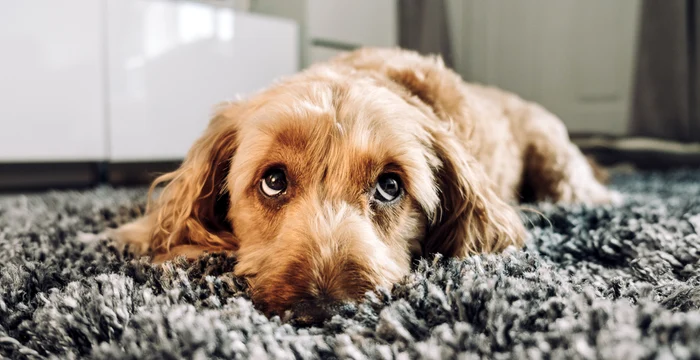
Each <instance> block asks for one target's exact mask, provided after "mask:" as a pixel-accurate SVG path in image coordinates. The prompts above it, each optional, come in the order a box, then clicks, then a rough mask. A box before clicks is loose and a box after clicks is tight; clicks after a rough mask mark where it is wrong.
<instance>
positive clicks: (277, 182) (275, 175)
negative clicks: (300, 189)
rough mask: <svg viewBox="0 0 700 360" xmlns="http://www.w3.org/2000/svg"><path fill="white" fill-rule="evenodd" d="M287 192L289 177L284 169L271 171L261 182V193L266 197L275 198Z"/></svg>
mask: <svg viewBox="0 0 700 360" xmlns="http://www.w3.org/2000/svg"><path fill="white" fill-rule="evenodd" d="M285 190H287V177H286V176H285V174H284V171H283V170H282V169H278V168H274V169H270V170H268V171H267V172H266V173H265V175H263V178H262V179H261V180H260V191H262V193H263V194H264V195H266V196H269V197H275V196H278V195H280V194H282V193H283V192H284V191H285Z"/></svg>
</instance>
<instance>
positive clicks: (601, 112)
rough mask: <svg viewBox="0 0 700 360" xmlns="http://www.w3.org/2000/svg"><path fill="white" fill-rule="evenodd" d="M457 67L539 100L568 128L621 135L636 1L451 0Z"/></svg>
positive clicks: (631, 63) (631, 62)
mask: <svg viewBox="0 0 700 360" xmlns="http://www.w3.org/2000/svg"><path fill="white" fill-rule="evenodd" d="M449 4H450V6H452V14H451V15H452V16H453V18H454V14H462V16H461V17H460V16H457V18H458V19H460V18H461V20H462V21H461V22H453V24H452V28H453V30H454V31H456V34H457V37H456V39H455V43H456V44H457V48H458V51H457V53H458V54H457V56H456V58H457V65H456V67H457V69H458V70H459V71H460V72H461V73H462V74H463V75H464V76H465V78H467V79H468V80H471V81H477V82H482V83H486V84H491V85H496V86H499V87H502V88H504V89H507V90H511V91H513V92H516V93H518V94H520V95H521V96H523V97H524V98H526V99H529V100H534V101H537V102H540V103H541V104H543V105H544V106H545V107H547V108H548V109H550V110H551V111H553V112H554V113H555V114H557V115H558V116H559V117H561V118H562V120H563V121H564V123H565V124H566V125H567V127H568V128H569V130H570V132H573V133H606V134H617V135H619V134H624V132H625V131H626V126H627V120H628V116H629V108H630V99H631V85H632V74H633V68H634V55H635V54H634V52H635V48H636V37H637V29H638V25H639V24H638V17H639V10H640V1H639V0H615V1H610V0H586V1H581V0H530V1H525V2H514V1H508V0H493V1H480V0H464V1H462V0H451V1H450V3H449Z"/></svg>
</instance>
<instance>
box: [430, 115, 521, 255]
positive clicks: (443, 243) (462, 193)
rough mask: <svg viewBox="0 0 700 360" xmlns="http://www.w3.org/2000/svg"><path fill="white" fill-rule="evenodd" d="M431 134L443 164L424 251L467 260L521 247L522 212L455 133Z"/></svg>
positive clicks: (439, 172)
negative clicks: (495, 185)
mask: <svg viewBox="0 0 700 360" xmlns="http://www.w3.org/2000/svg"><path fill="white" fill-rule="evenodd" d="M430 133H431V137H432V141H433V144H432V148H433V150H434V151H435V154H436V155H437V157H438V159H439V160H440V163H441V165H440V166H439V167H438V168H437V169H436V170H435V173H436V174H435V176H436V181H437V184H438V189H439V192H440V203H439V206H438V210H437V213H436V215H435V217H434V219H433V221H432V223H431V225H430V226H429V228H428V233H427V236H426V238H425V241H424V243H423V253H424V254H426V255H428V254H432V253H440V254H443V255H446V256H456V257H464V256H467V255H471V254H478V253H484V252H498V251H502V250H504V249H505V248H506V247H508V246H509V245H517V246H520V245H522V244H523V241H524V237H525V228H524V226H523V224H522V220H521V219H520V216H519V215H518V212H517V211H516V210H515V209H514V208H513V207H512V206H511V205H510V204H508V203H507V202H505V201H504V200H503V199H501V198H500V196H498V194H496V192H495V191H494V190H493V187H492V184H491V180H490V179H489V178H488V176H487V175H486V174H485V173H484V170H483V168H482V166H481V164H479V163H478V162H477V161H476V160H475V159H474V158H473V157H472V156H471V155H469V154H468V152H467V151H466V150H465V148H464V147H463V146H462V144H461V143H460V142H459V141H458V140H457V139H456V137H455V136H454V135H453V134H452V133H450V132H448V131H445V130H442V129H432V131H430Z"/></svg>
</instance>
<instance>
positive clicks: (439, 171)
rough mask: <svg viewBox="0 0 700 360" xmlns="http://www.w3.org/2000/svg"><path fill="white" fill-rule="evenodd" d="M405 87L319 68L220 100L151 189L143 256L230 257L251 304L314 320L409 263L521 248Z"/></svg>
mask: <svg viewBox="0 0 700 360" xmlns="http://www.w3.org/2000/svg"><path fill="white" fill-rule="evenodd" d="M407 79H408V78H404V79H403V80H402V78H401V77H394V78H383V77H377V76H373V75H371V74H370V75H368V74H362V75H361V74H358V73H357V72H356V71H352V70H350V69H343V68H338V67H329V68H317V69H316V70H314V71H310V72H307V73H304V74H302V75H299V76H297V77H295V78H291V79H289V80H287V81H286V82H283V83H280V84H278V85H276V86H275V87H274V88H271V89H269V90H267V91H265V92H263V93H261V94H258V95H257V96H254V97H253V98H251V99H249V100H246V101H242V102H240V103H236V104H230V105H227V106H224V107H223V108H222V109H221V110H220V111H219V112H218V114H217V115H216V116H215V118H214V119H213V120H212V121H211V123H210V125H209V127H208V128H207V130H206V132H205V134H204V135H203V136H202V137H201V138H200V139H199V140H198V141H197V143H196V144H195V145H194V146H193V147H192V149H191V151H190V152H189V154H188V156H187V158H186V160H185V161H184V163H183V164H182V166H181V167H180V168H179V169H178V170H176V171H175V172H173V173H170V174H167V175H164V176H163V177H161V179H159V180H158V181H157V182H156V184H158V183H162V182H167V185H166V186H165V187H164V189H163V192H162V194H161V195H160V197H159V198H158V200H157V201H156V202H155V203H154V204H153V206H152V207H151V209H150V210H149V211H150V213H151V215H150V218H151V219H153V222H154V223H155V226H154V228H155V230H154V234H153V239H154V240H153V243H152V247H153V248H154V250H155V251H167V250H169V249H171V248H173V247H176V246H178V245H182V244H196V245H202V246H206V247H210V248H211V249H235V250H236V252H237V258H238V263H237V265H236V268H235V273H236V274H237V275H240V276H244V277H246V278H247V279H248V280H249V283H250V285H251V291H252V292H251V293H252V297H253V301H254V303H256V305H257V306H259V307H260V308H262V309H263V310H264V311H265V312H267V313H277V314H283V313H284V312H285V311H286V310H292V311H295V310H296V314H297V316H306V318H307V319H311V320H317V319H320V318H323V317H324V316H325V315H327V314H328V312H329V310H330V309H332V308H333V306H334V304H337V303H338V302H343V301H348V300H357V299H358V298H360V297H362V296H363V294H364V293H365V292H366V291H368V290H372V289H374V288H375V287H377V286H382V287H391V285H392V284H393V283H395V282H397V281H398V280H400V279H401V278H402V277H403V276H404V275H406V274H407V273H408V272H409V271H410V268H411V259H412V257H413V256H415V255H420V254H429V253H443V254H445V255H447V256H464V255H467V254H470V253H478V252H485V251H497V250H501V249H503V248H504V247H505V246H507V245H509V244H512V243H517V242H519V241H520V238H521V236H522V233H521V231H522V225H521V224H520V221H519V218H518V216H517V214H516V213H515V211H514V210H513V209H511V208H510V207H509V206H508V205H507V204H505V203H504V202H503V201H502V200H501V199H499V198H498V196H496V195H495V193H494V192H493V191H492V190H491V188H490V186H489V184H488V180H487V179H486V177H485V175H484V174H483V172H482V171H481V168H480V167H479V166H478V164H476V163H475V161H474V159H473V158H472V157H470V155H469V154H468V152H467V151H466V150H465V147H464V144H463V143H462V142H461V141H460V140H458V139H457V138H456V137H455V136H454V135H453V133H452V132H451V131H450V129H448V126H446V124H445V123H444V122H443V121H441V120H440V118H439V116H438V115H436V109H435V104H431V103H430V102H429V101H425V99H423V98H422V97H419V96H415V91H414V90H415V89H414V85H415V84H414V85H410V84H408V83H410V81H404V80H407ZM414 80H415V79H414ZM407 84H408V85H407ZM159 249H160V250H159Z"/></svg>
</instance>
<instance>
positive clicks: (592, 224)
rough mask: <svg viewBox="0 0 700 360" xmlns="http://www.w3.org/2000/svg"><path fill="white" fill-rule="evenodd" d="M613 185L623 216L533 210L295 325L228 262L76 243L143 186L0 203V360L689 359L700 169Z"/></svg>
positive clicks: (129, 203) (126, 211) (696, 307)
mask: <svg viewBox="0 0 700 360" xmlns="http://www.w3.org/2000/svg"><path fill="white" fill-rule="evenodd" d="M612 186H613V187H614V188H616V189H617V190H619V191H620V192H621V193H622V194H623V195H624V197H625V204H624V205H620V206H616V207H609V206H606V207H584V206H556V205H551V204H539V205H536V206H534V208H535V209H536V210H537V211H539V212H540V213H541V215H538V214H535V213H533V212H529V213H526V214H524V216H525V217H526V221H527V223H528V227H529V229H530V234H531V239H530V241H529V243H528V245H527V247H526V249H524V250H510V251H507V252H506V253H505V254H501V255H485V256H474V257H471V258H468V259H465V260H460V261H458V260H453V259H445V258H440V257H436V258H432V259H429V260H423V261H422V262H421V263H420V264H419V266H418V268H417V270H416V271H415V272H414V273H412V274H411V275H410V276H407V277H406V278H405V279H404V280H403V281H401V282H400V283H398V284H396V285H395V286H394V288H393V289H383V290H379V291H378V292H377V293H368V295H367V296H366V299H365V300H364V302H362V303H360V304H359V305H357V306H356V307H354V308H348V309H345V310H344V311H343V313H341V314H339V315H336V316H335V317H333V318H332V319H330V320H329V321H327V322H326V323H325V324H324V325H323V326H322V327H312V328H297V327H294V326H292V325H290V324H286V323H283V322H281V321H280V319H279V318H277V317H275V318H271V319H270V318H267V317H265V316H264V315H262V314H261V313H259V312H258V311H256V310H255V308H254V307H253V305H252V304H251V302H250V301H249V300H248V298H247V297H246V288H245V285H244V283H243V282H242V281H240V280H239V279H236V278H235V277H233V276H232V275H231V274H230V273H229V272H230V271H231V269H232V268H233V266H234V264H235V259H233V258H230V257H225V256H223V255H211V256H209V257H206V258H202V259H200V260H199V261H196V262H193V263H186V262H184V261H177V262H175V263H168V264H166V265H163V266H151V265H149V264H148V261H147V259H134V258H131V257H129V256H126V255H124V254H122V253H120V252H118V251H116V250H115V249H114V248H113V247H111V246H110V245H109V244H108V243H107V242H104V241H97V242H95V241H86V240H85V239H89V238H91V237H90V236H86V235H84V234H90V233H97V232H100V231H101V230H103V229H105V228H106V227H110V226H116V225H118V224H122V223H124V222H126V221H128V220H130V219H133V218H135V217H136V216H138V215H139V214H140V213H141V212H142V211H143V208H144V198H145V192H144V190H143V189H113V188H109V187H102V188H97V189H94V190H89V191H81V192H67V191H66V192H64V191H62V192H50V193H45V194H37V195H26V196H9V197H4V198H2V199H0V357H6V358H12V359H23V358H30V359H34V358H60V359H73V358H96V359H104V358H110V359H113V358H132V359H137V358H139V359H141V358H143V359H204V358H255V359H264V358H272V359H290V358H301V359H315V358H353V359H365V358H381V359H389V358H399V359H408V358H428V359H440V358H454V357H458V358H462V359H476V358H483V359H511V358H532V359H560V358H573V359H595V358H603V359H626V360H627V359H646V358H657V359H669V358H682V359H699V358H700V236H699V232H700V171H696V170H682V171H674V172H669V173H639V174H617V175H615V176H614V178H613V185H612Z"/></svg>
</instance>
